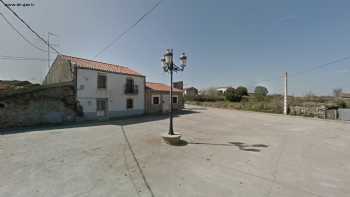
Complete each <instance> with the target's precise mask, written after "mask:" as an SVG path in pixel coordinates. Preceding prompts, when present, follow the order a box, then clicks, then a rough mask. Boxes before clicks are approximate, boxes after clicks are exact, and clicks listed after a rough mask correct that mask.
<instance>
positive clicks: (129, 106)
mask: <svg viewBox="0 0 350 197" xmlns="http://www.w3.org/2000/svg"><path fill="white" fill-rule="evenodd" d="M133 107H134V101H133V100H132V99H131V98H129V99H126V108H127V109H132V108H133Z"/></svg>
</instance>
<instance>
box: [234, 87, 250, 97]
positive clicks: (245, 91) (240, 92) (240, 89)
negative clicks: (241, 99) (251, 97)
mask: <svg viewBox="0 0 350 197" xmlns="http://www.w3.org/2000/svg"><path fill="white" fill-rule="evenodd" d="M236 93H237V94H238V95H239V96H248V89H247V88H246V87H244V86H239V87H238V88H237V89H236Z"/></svg>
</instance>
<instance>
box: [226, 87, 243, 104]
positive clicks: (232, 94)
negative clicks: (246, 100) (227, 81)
mask: <svg viewBox="0 0 350 197" xmlns="http://www.w3.org/2000/svg"><path fill="white" fill-rule="evenodd" d="M241 98H242V97H241V96H240V95H238V94H237V90H235V89H234V88H227V90H226V92H225V99H226V100H228V101H231V102H240V101H241Z"/></svg>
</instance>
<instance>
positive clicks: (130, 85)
mask: <svg viewBox="0 0 350 197" xmlns="http://www.w3.org/2000/svg"><path fill="white" fill-rule="evenodd" d="M137 93H138V88H137V85H135V84H134V79H132V78H127V79H126V84H125V94H137Z"/></svg>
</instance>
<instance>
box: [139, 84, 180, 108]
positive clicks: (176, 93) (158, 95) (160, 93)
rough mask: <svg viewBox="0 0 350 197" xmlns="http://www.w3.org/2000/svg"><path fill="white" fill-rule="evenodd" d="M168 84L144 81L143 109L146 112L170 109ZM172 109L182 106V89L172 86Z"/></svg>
mask: <svg viewBox="0 0 350 197" xmlns="http://www.w3.org/2000/svg"><path fill="white" fill-rule="evenodd" d="M169 99H170V86H168V85H165V84H162V83H151V82H147V83H146V90H145V111H146V113H166V112H169V110H170V104H169V103H170V102H169V101H170V100H169ZM172 102H173V109H174V110H175V111H176V110H180V109H182V108H183V107H184V98H183V91H182V90H181V89H177V88H173V98H172Z"/></svg>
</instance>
